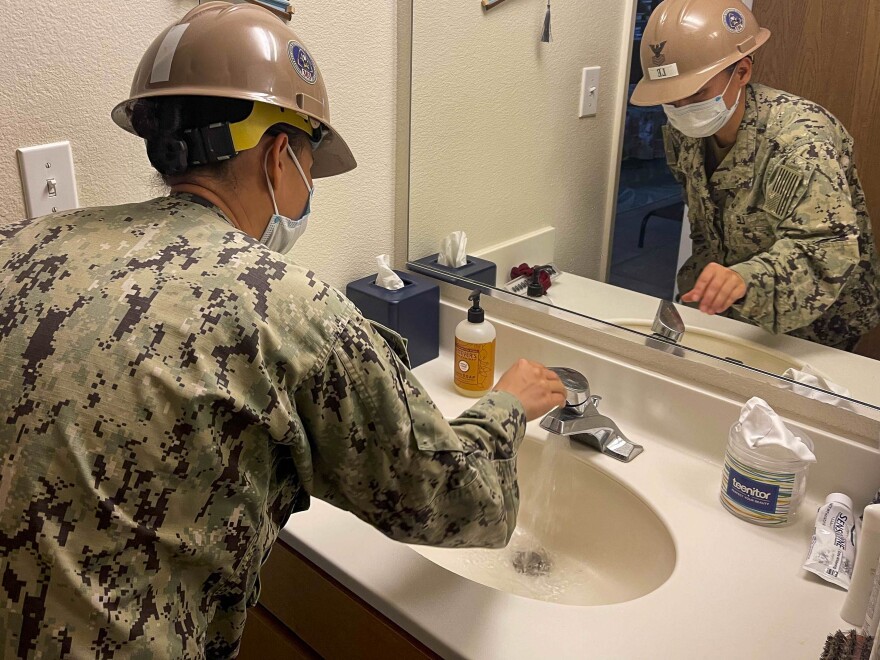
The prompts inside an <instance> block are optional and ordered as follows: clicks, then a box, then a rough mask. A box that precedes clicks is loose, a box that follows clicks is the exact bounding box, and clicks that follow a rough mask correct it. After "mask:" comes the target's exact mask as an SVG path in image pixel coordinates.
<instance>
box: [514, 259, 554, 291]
mask: <svg viewBox="0 0 880 660" xmlns="http://www.w3.org/2000/svg"><path fill="white" fill-rule="evenodd" d="M534 274H535V267H534V266H529V265H528V264H526V263H522V264H520V265H519V266H514V267H513V268H511V269H510V279H512V280H515V279H516V278H517V277H523V276H525V277H531V276H532V275H534ZM538 281H539V282H540V283H541V287H542V288H543V289H544V293H547V289H549V288H550V285H551V284H552V281H551V280H550V275H549V274H548V273H547V271H546V270H542V271H541V273H540V274H539V275H538Z"/></svg>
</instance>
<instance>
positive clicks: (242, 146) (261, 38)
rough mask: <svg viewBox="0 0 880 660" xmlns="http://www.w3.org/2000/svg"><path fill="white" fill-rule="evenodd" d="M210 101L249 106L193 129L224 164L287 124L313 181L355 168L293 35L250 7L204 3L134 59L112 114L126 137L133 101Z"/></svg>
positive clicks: (317, 76) (311, 63)
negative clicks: (300, 140) (238, 116)
mask: <svg viewBox="0 0 880 660" xmlns="http://www.w3.org/2000/svg"><path fill="white" fill-rule="evenodd" d="M162 96H214V97H224V98H230V99H241V100H244V101H254V106H253V110H252V111H251V113H250V115H249V116H248V117H247V118H245V119H244V120H242V121H239V122H235V123H231V124H215V125H212V126H210V127H205V128H204V129H200V130H201V131H202V136H201V138H202V139H203V140H204V142H205V144H204V146H205V150H206V151H211V153H212V154H215V152H217V151H218V150H219V154H220V157H219V158H218V157H216V154H215V157H214V158H212V160H223V159H224V158H229V157H231V156H234V155H235V154H237V153H238V152H240V151H244V150H246V149H251V148H253V147H255V146H257V144H258V143H259V141H260V139H261V138H262V137H263V135H264V133H265V132H266V129H268V128H270V127H271V126H274V125H276V124H287V125H288V126H293V127H295V128H298V129H299V130H302V131H304V132H305V133H306V134H307V135H309V137H310V138H311V140H312V143H313V145H316V146H315V150H314V153H313V157H314V164H313V165H312V172H311V173H312V177H314V178H320V177H327V176H333V175H336V174H342V173H343V172H347V171H349V170H352V169H354V168H355V167H356V166H357V163H356V162H355V159H354V156H353V155H352V153H351V150H350V149H349V148H348V145H347V144H346V143H345V140H343V139H342V137H341V136H340V135H339V133H337V132H336V131H335V130H334V129H333V127H332V126H331V125H330V101H329V99H328V98H327V90H326V88H325V87H324V78H323V76H322V75H321V71H320V69H319V68H318V66H317V64H316V63H315V60H314V59H313V58H312V56H311V54H310V53H309V51H308V50H307V49H306V47H305V45H304V44H303V42H302V41H301V40H300V39H299V38H298V37H297V36H296V34H295V33H294V32H293V30H291V29H290V27H289V26H288V25H287V24H286V23H284V22H283V21H282V19H280V18H278V17H277V16H275V15H274V14H272V13H271V12H270V11H268V10H267V9H264V8H262V7H258V6H256V5H250V4H242V5H233V4H229V3H228V2H207V3H205V4H202V5H199V6H198V7H196V8H194V9H192V10H191V11H190V12H189V13H187V14H186V16H184V17H183V18H182V19H181V20H180V21H179V22H177V23H175V24H173V25H171V26H169V27H168V28H167V29H166V30H165V31H164V32H162V34H160V35H159V36H158V37H157V38H156V40H155V41H153V43H152V44H151V45H150V47H149V48H148V49H147V52H146V53H145V54H144V56H143V58H141V62H140V64H139V65H138V68H137V72H136V73H135V76H134V81H133V82H132V84H131V95H130V98H129V99H128V100H127V101H123V102H122V103H120V104H119V105H117V106H116V107H115V108H114V109H113V113H112V117H113V121H114V122H116V124H118V125H119V126H121V127H122V128H124V129H125V130H127V131H128V132H130V133H135V130H134V129H133V127H132V122H131V115H132V109H133V107H134V105H135V104H136V102H137V101H138V100H139V99H148V98H156V97H162Z"/></svg>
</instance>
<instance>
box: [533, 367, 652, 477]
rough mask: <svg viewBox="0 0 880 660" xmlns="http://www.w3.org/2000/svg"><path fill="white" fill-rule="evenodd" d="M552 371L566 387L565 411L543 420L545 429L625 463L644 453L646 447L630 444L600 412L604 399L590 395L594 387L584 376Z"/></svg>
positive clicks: (549, 415)
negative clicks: (599, 406) (600, 404)
mask: <svg viewBox="0 0 880 660" xmlns="http://www.w3.org/2000/svg"><path fill="white" fill-rule="evenodd" d="M549 368H550V370H551V371H553V372H555V373H556V375H557V376H559V378H560V380H562V384H563V385H564V386H565V407H564V408H557V409H556V410H553V411H551V412H550V413H549V414H547V415H546V416H545V417H544V419H542V420H541V428H542V429H545V430H547V431H550V433H555V434H556V435H562V436H566V437H570V438H571V439H572V440H576V441H577V442H580V443H582V444H585V445H588V446H590V447H593V448H594V449H598V450H599V451H600V452H602V453H603V454H607V455H608V456H611V457H612V458H616V459H617V460H619V461H623V462H624V463H629V462H630V461H631V460H632V459H634V458H635V457H636V456H638V455H639V454H641V453H642V452H643V451H644V447H642V446H641V445H637V444H636V443H634V442H632V441H630V440H629V439H628V438H627V437H626V436H625V435H624V434H623V433H622V432H621V431H620V429H619V428H618V427H617V424H615V423H614V422H613V421H612V420H611V419H610V418H609V417H606V416H605V415H603V414H601V413H600V412H599V408H598V404H599V401H601V400H602V397H600V396H595V395H591V394H590V383H589V381H587V379H586V377H585V376H584V375H583V374H582V373H580V372H579V371H575V370H574V369H568V368H566V367H549Z"/></svg>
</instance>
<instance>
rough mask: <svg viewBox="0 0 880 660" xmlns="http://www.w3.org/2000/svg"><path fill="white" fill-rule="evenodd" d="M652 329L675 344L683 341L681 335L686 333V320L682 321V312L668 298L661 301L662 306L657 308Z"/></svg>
mask: <svg viewBox="0 0 880 660" xmlns="http://www.w3.org/2000/svg"><path fill="white" fill-rule="evenodd" d="M651 331H652V332H653V333H654V334H655V335H659V336H660V337H662V338H663V339H667V340H669V341H671V342H672V343H673V344H677V343H679V342H680V341H681V336H682V335H683V334H684V321H682V319H681V314H679V313H678V310H677V309H675V305H674V304H672V303H671V302H669V301H668V300H661V301H660V307H658V308H657V314H656V316H654V324H653V325H652V326H651Z"/></svg>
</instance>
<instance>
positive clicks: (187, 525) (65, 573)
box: [0, 195, 525, 658]
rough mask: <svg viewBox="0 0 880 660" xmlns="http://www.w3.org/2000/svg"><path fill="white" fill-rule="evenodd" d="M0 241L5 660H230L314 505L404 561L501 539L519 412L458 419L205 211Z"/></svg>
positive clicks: (145, 209) (154, 214) (6, 231)
mask: <svg viewBox="0 0 880 660" xmlns="http://www.w3.org/2000/svg"><path fill="white" fill-rule="evenodd" d="M0 237H2V244H0V265H2V276H0V373H2V374H3V378H4V381H5V382H4V387H3V390H2V394H0V400H2V410H3V413H4V417H3V418H2V420H0V451H2V455H0V600H2V602H0V654H2V655H3V657H14V656H18V655H28V654H29V655H31V656H32V657H41V658H60V657H64V656H87V657H96V656H97V657H101V658H111V657H117V658H119V657H124V658H162V657H201V656H203V655H207V656H208V657H228V656H232V655H234V654H235V653H236V651H237V647H238V641H239V638H240V636H241V632H242V627H243V625H244V619H245V610H246V607H248V606H250V605H253V604H254V603H255V602H256V599H257V596H258V584H257V573H258V569H259V567H260V565H261V563H262V562H263V561H264V559H265V558H266V556H267V553H268V552H269V549H270V548H271V546H272V544H273V542H274V541H275V538H276V536H277V534H278V531H279V528H280V527H281V526H283V525H284V524H285V521H286V520H287V518H288V516H289V514H290V513H291V512H294V511H299V510H303V509H305V508H307V507H308V502H309V496H310V495H313V496H315V497H319V498H321V499H324V500H326V501H328V502H330V503H332V504H335V505H336V506H339V507H341V508H343V509H347V510H349V511H351V512H353V513H354V514H356V515H357V516H358V517H360V518H361V519H363V520H365V521H367V522H368V523H370V524H371V525H374V526H375V527H377V528H378V529H379V530H381V531H382V532H384V533H385V534H387V535H388V536H390V537H392V538H394V539H398V540H401V541H407V542H414V543H425V544H436V545H445V546H460V545H479V546H501V545H503V544H504V543H505V542H506V540H507V539H508V538H509V535H510V534H511V532H512V531H513V528H514V526H515V522H516V511H517V501H518V500H517V498H518V494H517V486H516V479H515V453H516V449H517V447H518V444H519V442H520V440H521V439H522V436H523V434H524V432H525V413H524V412H523V409H522V406H521V404H520V403H519V402H518V401H516V399H515V398H514V397H512V396H511V395H509V394H505V393H492V394H489V395H487V396H486V397H484V398H483V399H481V400H480V401H478V402H477V403H476V405H474V406H473V407H472V408H470V409H469V410H468V411H466V412H465V413H464V414H462V415H461V416H460V417H459V418H458V419H455V420H453V421H452V422H447V421H445V420H444V419H443V417H442V416H441V414H440V412H439V411H438V410H437V408H436V407H435V406H434V405H433V403H432V402H431V400H430V399H429V398H428V395H427V394H426V393H425V391H424V389H423V388H422V387H421V386H420V385H419V383H418V382H417V381H416V380H415V378H414V377H413V376H412V374H411V373H410V372H409V371H408V369H407V367H406V366H405V365H404V363H403V360H404V359H405V356H404V355H402V352H403V349H402V343H401V341H400V338H399V337H397V336H396V335H394V334H393V333H391V332H390V331H387V330H385V329H383V328H378V327H373V326H372V325H371V324H370V323H369V322H367V321H365V320H364V319H363V317H362V316H361V315H360V314H359V313H358V311H357V310H356V309H355V308H354V307H353V306H352V305H351V303H349V302H348V301H347V300H346V299H345V298H344V297H343V296H342V295H341V294H339V293H338V292H337V291H335V290H334V289H332V288H331V287H329V286H328V285H326V284H324V283H322V282H320V281H319V280H318V279H316V278H315V276H314V274H313V273H311V272H308V271H306V270H304V269H302V268H299V267H297V266H295V265H293V263H292V262H290V261H288V260H286V259H285V258H283V257H281V256H279V255H277V254H275V253H273V252H270V251H269V250H268V249H266V248H265V247H264V246H262V245H261V244H260V243H258V242H257V241H255V240H253V239H252V238H250V237H248V236H246V235H245V234H243V233H242V232H240V231H237V230H235V229H233V228H232V227H231V226H230V225H229V224H227V222H226V221H225V219H223V218H222V216H221V215H220V213H219V211H217V210H216V209H213V207H210V206H209V205H207V203H202V202H200V201H199V200H198V199H197V198H193V197H189V196H186V195H178V196H172V197H167V198H160V199H155V200H152V201H148V202H144V203H140V204H132V205H128V206H119V207H112V208H104V209H85V210H80V211H75V212H70V213H63V214H57V215H53V216H47V217H45V218H42V219H39V220H36V221H24V222H20V223H17V224H13V225H6V226H0ZM383 337H384V339H383ZM289 587H290V589H292V590H295V589H296V588H297V585H295V584H291V585H289Z"/></svg>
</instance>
